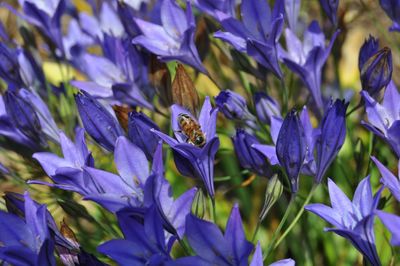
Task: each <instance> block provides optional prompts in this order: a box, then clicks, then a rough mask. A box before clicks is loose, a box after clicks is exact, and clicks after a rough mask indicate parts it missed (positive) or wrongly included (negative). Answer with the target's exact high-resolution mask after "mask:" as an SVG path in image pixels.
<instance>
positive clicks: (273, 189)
mask: <svg viewBox="0 0 400 266" xmlns="http://www.w3.org/2000/svg"><path fill="white" fill-rule="evenodd" d="M282 192H283V184H282V182H281V181H280V180H279V178H278V175H276V174H275V175H274V176H273V177H272V178H271V180H269V181H268V185H267V190H266V191H265V199H264V205H263V208H262V210H261V212H260V216H259V219H260V221H262V220H264V218H265V216H267V214H268V211H269V210H270V209H271V207H272V206H273V205H274V204H275V202H276V201H277V200H278V199H279V198H280V197H281V195H282Z"/></svg>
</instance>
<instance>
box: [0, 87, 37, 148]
mask: <svg viewBox="0 0 400 266" xmlns="http://www.w3.org/2000/svg"><path fill="white" fill-rule="evenodd" d="M0 135H1V136H5V137H7V138H9V139H11V140H13V141H15V142H17V143H19V144H22V145H24V146H25V147H29V148H30V149H32V150H40V149H41V147H40V145H39V143H37V142H35V141H34V140H32V139H30V138H29V137H27V136H26V135H25V134H24V133H23V132H22V131H21V130H20V129H18V127H17V126H16V125H15V124H14V123H13V121H12V118H11V117H10V116H9V115H8V114H7V111H6V107H5V104H4V98H3V96H2V95H0Z"/></svg>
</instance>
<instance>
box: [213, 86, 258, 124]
mask: <svg viewBox="0 0 400 266" xmlns="http://www.w3.org/2000/svg"><path fill="white" fill-rule="evenodd" d="M215 104H216V105H217V107H218V108H219V110H220V111H221V112H222V113H223V114H224V115H225V117H226V118H228V119H231V120H236V119H237V120H254V116H253V115H252V114H251V113H250V112H249V110H248V109H247V104H246V100H245V99H244V98H243V97H242V96H241V95H240V94H238V93H236V92H233V91H231V90H224V91H221V92H220V93H219V94H218V95H217V96H216V97H215Z"/></svg>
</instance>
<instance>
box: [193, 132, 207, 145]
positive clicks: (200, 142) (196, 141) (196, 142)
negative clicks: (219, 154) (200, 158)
mask: <svg viewBox="0 0 400 266" xmlns="http://www.w3.org/2000/svg"><path fill="white" fill-rule="evenodd" d="M205 143H206V138H205V137H204V136H203V135H200V134H199V135H196V137H195V138H194V141H193V144H194V145H196V146H199V147H202V146H204V144H205Z"/></svg>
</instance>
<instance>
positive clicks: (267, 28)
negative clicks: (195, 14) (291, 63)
mask: <svg viewBox="0 0 400 266" xmlns="http://www.w3.org/2000/svg"><path fill="white" fill-rule="evenodd" d="M279 2H281V1H277V3H276V4H275V7H274V10H273V11H272V12H271V9H270V7H269V6H268V3H267V1H261V0H257V1H243V2H242V5H241V13H242V21H239V20H237V19H236V18H234V17H232V16H231V15H229V14H225V13H222V12H217V16H218V21H219V22H220V23H221V25H222V27H223V28H224V30H225V32H222V31H218V32H216V33H215V34H214V36H215V37H216V38H219V39H222V40H223V41H225V42H228V43H229V44H231V45H232V46H233V47H234V48H235V49H236V50H238V51H240V52H245V53H247V54H249V55H250V56H251V57H253V58H254V59H255V60H256V61H257V62H258V63H260V64H261V65H263V66H264V67H266V68H267V69H268V70H270V71H271V72H272V73H273V74H274V75H275V76H276V77H278V78H279V79H282V75H283V74H282V71H281V69H280V66H279V62H278V55H277V44H278V41H279V37H280V34H281V32H282V28H283V13H284V10H283V8H282V7H281V5H280V3H279ZM281 9H282V10H281Z"/></svg>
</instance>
